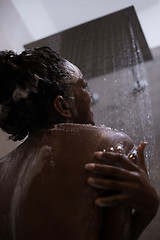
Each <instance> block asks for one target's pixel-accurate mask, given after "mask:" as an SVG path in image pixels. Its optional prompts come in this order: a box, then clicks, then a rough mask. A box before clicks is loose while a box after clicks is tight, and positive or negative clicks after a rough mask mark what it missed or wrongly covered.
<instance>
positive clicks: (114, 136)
mask: <svg viewBox="0 0 160 240" xmlns="http://www.w3.org/2000/svg"><path fill="white" fill-rule="evenodd" d="M100 131H101V134H102V137H103V138H105V139H106V142H108V144H109V145H110V147H113V148H114V149H115V148H117V147H118V148H121V147H122V148H123V150H124V152H125V153H126V154H128V153H129V152H130V151H131V149H132V148H133V147H134V142H133V140H132V139H131V137H130V136H128V135H127V134H126V133H124V132H123V131H118V130H116V129H111V128H107V127H101V130H100Z"/></svg>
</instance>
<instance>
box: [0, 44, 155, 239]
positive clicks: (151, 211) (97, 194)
mask: <svg viewBox="0 0 160 240" xmlns="http://www.w3.org/2000/svg"><path fill="white" fill-rule="evenodd" d="M88 124H89V125H88ZM0 127H1V128H2V129H3V130H4V131H6V132H7V133H8V134H10V138H11V139H13V140H14V141H16V140H22V139H24V138H25V137H26V136H28V138H27V140H26V141H24V143H23V144H22V145H20V146H19V147H18V148H17V149H16V150H14V151H13V152H11V153H10V154H9V155H7V156H5V157H4V158H3V159H2V160H1V162H0V189H1V193H0V203H1V210H0V224H1V229H2V231H1V233H0V237H1V239H23V240H24V239H52V238H54V239H64V238H66V239H77V240H78V239H83V240H84V239H90V238H91V239H96V240H98V239H110V240H111V239H123V240H124V239H137V238H138V236H139V235H140V234H141V232H142V231H143V230H144V229H145V227H146V226H147V225H148V224H149V222H150V221H151V220H152V219H153V217H154V216H155V215H156V212H157V209H158V205H159V199H158V196H157V193H156V191H155V189H154V188H153V187H152V186H151V184H150V183H149V180H148V176H147V172H146V167H145V163H144V157H143V151H144V148H145V145H146V143H141V144H140V145H139V146H138V147H137V149H135V147H134V144H133V142H132V140H131V139H130V138H129V137H128V136H126V135H125V134H124V133H119V132H117V131H113V130H111V129H108V128H98V127H95V126H94V119H93V113H92V109H91V95H90V93H89V92H88V90H87V86H86V82H85V80H84V79H83V76H82V73H81V72H80V70H79V69H78V68H77V67H76V66H74V65H73V64H71V63H70V62H68V61H67V60H65V59H62V58H61V57H60V56H59V55H58V54H57V53H55V52H54V51H52V50H50V49H49V48H48V47H43V48H36V49H32V50H26V51H24V52H22V53H21V54H16V53H14V52H12V51H3V52H1V53H0ZM75 149H76V150H75ZM79 149H80V150H79ZM94 152H95V154H94ZM75 159H76V162H75ZM108 161H109V162H108ZM75 163H76V164H75ZM64 166H65V168H64ZM77 166H78V167H77ZM76 167H77V168H76ZM84 167H85V168H86V169H87V171H85V169H84ZM63 168H64V170H62V169H63ZM82 168H83V170H82ZM75 172H76V174H75ZM79 173H80V174H79ZM64 176H65V177H64ZM76 176H78V178H76ZM81 177H82V178H81ZM76 179H77V180H76ZM84 179H86V180H87V183H88V184H89V186H87V185H86V184H85V182H84ZM64 183H65V187H64ZM90 186H91V187H90ZM92 187H93V188H92ZM77 189H78V192H77ZM86 189H87V190H86ZM101 189H102V190H101ZM57 193H58V194H57ZM80 193H81V195H83V197H82V200H79V198H80ZM77 199H78V200H77ZM84 200H85V201H84ZM93 201H95V205H96V206H98V208H97V207H96V206H93V204H92V203H93ZM69 205H70V207H68V206H69ZM53 206H54V207H53ZM71 209H72V210H71ZM77 209H80V212H77ZM133 209H134V211H133ZM67 219H68V221H67ZM76 219H78V220H77V221H78V222H76ZM88 219H90V220H88ZM63 220H64V221H63ZM70 225H71V226H70ZM115 226H116V229H117V230H116V231H117V232H115V231H114V228H115Z"/></svg>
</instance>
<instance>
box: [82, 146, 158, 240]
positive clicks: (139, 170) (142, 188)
mask: <svg viewBox="0 0 160 240" xmlns="http://www.w3.org/2000/svg"><path fill="white" fill-rule="evenodd" d="M145 146H146V143H141V144H140V145H139V146H138V147H137V156H136V164H135V163H133V162H132V161H131V160H130V159H129V157H128V156H126V155H125V154H122V153H115V152H107V151H106V152H96V153H95V157H96V158H97V159H99V160H101V162H102V161H103V162H104V163H103V164H95V163H91V164H87V165H86V168H87V169H88V170H89V171H91V172H93V173H95V174H98V175H101V176H103V178H100V177H96V176H95V178H88V183H89V184H90V185H91V186H93V187H95V188H102V189H105V190H118V191H119V193H118V194H116V195H113V196H107V197H102V198H98V199H96V200H95V204H96V205H97V206H99V207H108V206H115V205H117V206H118V205H121V204H124V205H126V206H129V207H131V208H132V209H133V210H134V213H133V215H132V219H131V235H130V236H131V239H132V240H135V239H137V238H138V237H139V236H140V234H141V233H142V232H143V230H144V229H145V228H146V226H147V225H148V224H149V223H150V222H151V220H152V219H153V218H154V216H155V215H156V213H157V210H158V207H159V198H158V195H157V193H156V191H155V189H154V188H153V186H152V185H151V184H150V182H149V179H148V175H147V171H146V166H145V161H144V154H143V152H144V148H145ZM107 160H110V161H113V162H115V161H116V162H117V163H118V164H119V166H111V165H107V164H105V162H107ZM108 177H109V179H108Z"/></svg>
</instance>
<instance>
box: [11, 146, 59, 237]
mask: <svg viewBox="0 0 160 240" xmlns="http://www.w3.org/2000/svg"><path fill="white" fill-rule="evenodd" d="M29 159H30V160H31V161H32V162H31V164H29V165H28V161H27V163H26V164H25V165H24V166H23V168H22V169H21V171H20V173H19V176H18V180H17V183H16V186H15V189H14V193H13V198H12V204H11V213H10V216H11V223H12V226H11V229H12V235H13V240H16V239H17V236H16V228H17V223H16V219H17V215H18V214H19V206H20V202H21V200H22V199H25V197H26V196H27V193H28V191H29V187H30V186H31V183H32V181H33V180H34V178H35V177H36V176H37V174H39V173H40V172H41V170H42V169H43V166H44V165H45V163H46V162H48V160H49V162H50V166H51V167H52V168H54V167H55V162H54V160H53V155H52V149H51V147H50V146H47V145H45V146H43V147H42V148H41V149H40V151H39V153H38V154H37V155H33V154H31V155H30V156H29Z"/></svg>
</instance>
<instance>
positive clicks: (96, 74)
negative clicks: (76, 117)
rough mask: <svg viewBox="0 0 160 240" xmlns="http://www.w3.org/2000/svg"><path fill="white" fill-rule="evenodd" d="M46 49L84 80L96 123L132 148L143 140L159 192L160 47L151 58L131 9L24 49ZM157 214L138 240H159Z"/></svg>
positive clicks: (149, 168) (151, 175) (158, 218)
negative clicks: (120, 135) (129, 142)
mask: <svg viewBox="0 0 160 240" xmlns="http://www.w3.org/2000/svg"><path fill="white" fill-rule="evenodd" d="M39 46H50V47H51V48H52V49H54V50H56V51H58V52H59V53H60V54H61V56H63V57H64V58H66V59H68V60H69V61H71V62H73V63H74V64H76V65H77V66H79V68H80V69H81V70H82V72H83V74H84V77H85V78H87V79H88V84H89V87H90V90H91V92H92V94H93V100H94V101H93V102H95V103H94V105H93V110H94V115H95V120H96V124H98V125H99V124H105V125H107V126H110V127H112V128H116V129H118V130H122V131H124V132H126V133H127V134H128V135H129V136H130V137H131V138H132V139H133V140H134V142H135V143H136V144H139V143H140V142H141V141H144V140H145V141H147V142H148V147H147V149H146V162H147V168H148V173H149V175H150V179H151V181H152V183H153V184H154V185H155V187H156V188H157V190H158V191H159V186H158V183H159V180H160V179H159V178H160V177H159V161H158V156H159V151H160V150H159V149H160V146H159V145H160V144H159V142H160V131H159V130H160V129H159V128H160V127H159V120H160V119H159V118H160V117H159V115H158V112H159V109H158V107H159V103H160V97H159V90H160V74H159V64H160V55H159V54H158V52H160V51H159V49H158V50H157V49H156V50H153V58H152V54H151V51H150V49H149V48H148V45H147V42H146V40H145V37H144V35H143V31H142V29H141V26H140V24H139V21H138V19H137V16H136V13H135V10H134V8H133V7H130V8H127V9H124V10H121V11H118V12H116V13H113V14H110V15H107V16H105V17H102V18H99V19H96V20H94V21H91V22H88V23H85V24H82V25H79V26H77V27H74V28H72V29H69V30H66V31H63V32H61V33H58V34H55V35H52V36H50V37H48V38H45V39H42V40H39V41H36V42H33V43H30V44H27V45H25V48H31V47H39ZM159 220H160V214H158V215H157V217H156V218H155V219H154V220H153V222H152V223H151V224H150V226H149V227H148V228H147V229H146V230H145V232H144V234H143V235H142V236H141V238H140V239H141V240H144V239H145V240H150V239H157V240H158V239H160V232H159V226H158V225H159Z"/></svg>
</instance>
